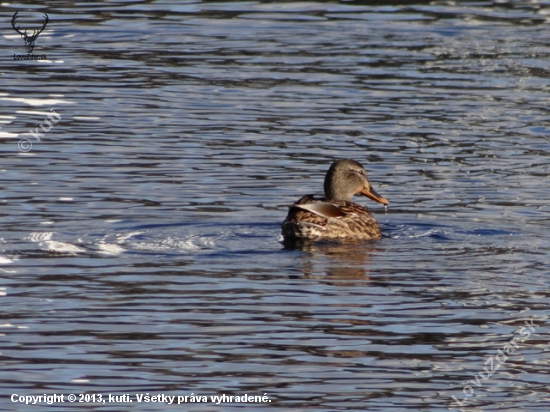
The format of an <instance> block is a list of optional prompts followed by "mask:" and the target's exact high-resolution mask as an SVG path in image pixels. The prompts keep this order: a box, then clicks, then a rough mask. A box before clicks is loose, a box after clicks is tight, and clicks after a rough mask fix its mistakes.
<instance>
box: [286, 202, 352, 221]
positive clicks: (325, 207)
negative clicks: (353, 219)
mask: <svg viewBox="0 0 550 412" xmlns="http://www.w3.org/2000/svg"><path fill="white" fill-rule="evenodd" d="M292 207H296V208H298V209H302V210H307V211H309V212H311V213H315V214H316V215H319V216H322V217H325V218H337V217H342V216H345V215H346V213H345V212H344V211H342V209H341V207H340V206H338V205H336V204H334V203H332V202H322V201H318V202H313V203H302V204H300V203H299V202H298V203H296V204H294V205H292Z"/></svg>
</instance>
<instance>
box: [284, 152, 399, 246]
mask: <svg viewBox="0 0 550 412" xmlns="http://www.w3.org/2000/svg"><path fill="white" fill-rule="evenodd" d="M324 189H325V197H324V198H320V199H319V198H315V197H314V196H313V195H306V196H303V197H302V198H301V199H300V200H298V201H297V202H296V203H294V204H293V205H292V206H291V207H290V210H289V211H288V216H287V217H286V219H285V221H284V222H283V226H282V234H283V237H284V238H285V241H288V240H291V241H292V240H341V241H344V240H375V239H380V237H381V235H382V233H381V232H380V226H379V225H378V222H377V221H376V219H375V218H374V217H373V216H372V215H371V214H370V212H369V211H368V209H367V208H365V207H363V206H361V205H358V204H357V203H354V202H352V201H351V198H352V197H353V195H355V194H362V195H365V196H367V197H369V198H371V199H373V200H375V201H377V202H380V203H383V204H385V205H387V204H388V203H389V202H388V201H387V200H386V199H385V198H383V197H382V196H380V195H379V194H378V193H376V192H375V191H374V189H373V188H372V186H371V184H370V182H369V181H368V179H367V176H366V173H365V169H364V168H363V166H361V164H360V163H358V162H356V161H355V160H352V159H341V160H337V161H335V162H334V163H333V164H332V165H331V167H330V169H329V170H328V172H327V175H326V177H325V183H324Z"/></svg>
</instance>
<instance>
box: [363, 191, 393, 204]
mask: <svg viewBox="0 0 550 412" xmlns="http://www.w3.org/2000/svg"><path fill="white" fill-rule="evenodd" d="M361 194H362V195H365V196H367V197H368V198H369V199H372V200H374V201H375V202H378V203H382V204H383V205H387V204H389V203H390V201H389V200H388V199H386V198H385V197H382V196H380V195H379V194H378V193H376V190H374V189H373V188H372V187H371V188H365V189H363V190H362V191H361Z"/></svg>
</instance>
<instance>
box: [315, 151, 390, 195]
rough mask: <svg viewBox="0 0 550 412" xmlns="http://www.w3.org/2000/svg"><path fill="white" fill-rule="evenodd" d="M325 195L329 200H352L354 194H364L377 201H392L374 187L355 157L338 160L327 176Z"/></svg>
mask: <svg viewBox="0 0 550 412" xmlns="http://www.w3.org/2000/svg"><path fill="white" fill-rule="evenodd" d="M324 187H325V197H326V198H327V199H328V200H335V201H341V200H347V201H350V200H351V198H352V197H353V195H358V194H361V195H364V196H367V197H369V198H371V199H372V200H374V201H375V202H379V203H382V204H384V205H387V204H388V203H390V202H389V201H388V200H387V199H386V198H384V197H382V196H380V195H379V194H378V193H376V191H375V190H374V189H373V188H372V186H371V184H370V182H369V180H368V179H367V174H366V172H365V169H364V168H363V166H362V165H361V163H359V162H356V161H355V160H353V159H340V160H336V161H335V162H334V163H333V164H332V165H331V166H330V169H328V172H327V175H326V177H325V184H324Z"/></svg>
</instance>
